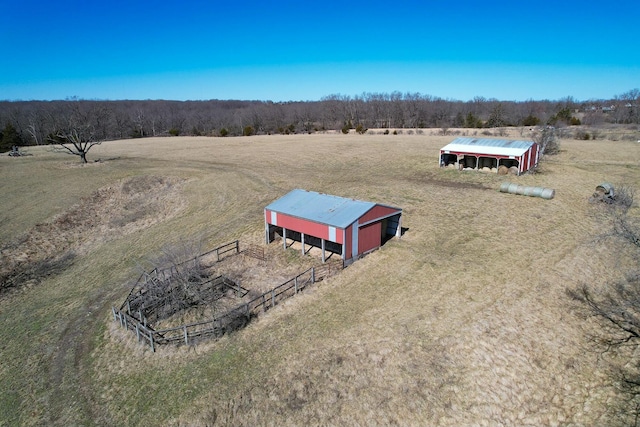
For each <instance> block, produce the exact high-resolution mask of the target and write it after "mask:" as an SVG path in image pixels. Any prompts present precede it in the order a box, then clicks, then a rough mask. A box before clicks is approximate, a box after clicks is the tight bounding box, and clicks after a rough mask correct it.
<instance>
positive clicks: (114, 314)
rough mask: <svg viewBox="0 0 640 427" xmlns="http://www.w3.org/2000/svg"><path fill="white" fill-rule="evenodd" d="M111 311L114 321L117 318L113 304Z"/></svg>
mask: <svg viewBox="0 0 640 427" xmlns="http://www.w3.org/2000/svg"><path fill="white" fill-rule="evenodd" d="M111 312H112V313H113V321H114V322H115V321H116V320H118V318H117V317H116V308H115V307H114V306H111Z"/></svg>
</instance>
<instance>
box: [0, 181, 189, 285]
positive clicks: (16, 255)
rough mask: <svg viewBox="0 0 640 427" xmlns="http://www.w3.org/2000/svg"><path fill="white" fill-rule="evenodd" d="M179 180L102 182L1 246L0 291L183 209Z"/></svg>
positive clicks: (30, 280) (30, 281)
mask: <svg viewBox="0 0 640 427" xmlns="http://www.w3.org/2000/svg"><path fill="white" fill-rule="evenodd" d="M179 184H180V180H178V179H175V178H167V177H157V176H139V177H134V178H129V179H127V180H125V181H122V182H120V183H118V184H115V185H111V186H107V187H103V188H101V189H99V190H97V191H95V192H94V193H93V194H91V195H90V196H88V197H84V198H82V199H80V202H79V203H78V204H77V205H75V206H73V207H71V208H70V209H68V210H67V211H66V212H64V213H62V214H60V215H58V216H56V217H55V218H53V219H52V220H51V221H49V222H46V223H43V224H38V225H36V226H35V227H34V228H33V229H31V230H30V231H29V232H28V233H26V234H25V235H23V236H21V237H19V238H18V239H16V240H14V241H13V242H10V243H9V244H7V245H5V246H4V247H2V248H0V283H1V285H0V293H4V292H6V291H7V290H9V289H12V288H18V287H23V286H25V285H26V286H32V285H35V284H38V283H40V281H41V280H42V279H43V278H44V277H46V276H47V275H51V274H53V273H55V271H57V270H59V269H60V268H64V266H65V265H68V263H69V262H71V261H72V260H73V258H74V257H75V256H76V255H77V254H81V253H83V252H86V250H87V248H88V247H90V246H91V245H92V244H94V243H96V242H99V241H104V240H105V239H113V238H115V237H118V236H123V235H126V234H130V233H132V232H134V231H136V230H140V229H143V228H146V227H149V226H151V225H153V224H155V223H158V222H160V221H163V220H165V219H167V218H169V217H172V216H174V215H175V214H176V213H177V212H178V211H179V210H180V209H181V205H182V204H181V202H180V197H179V191H178V189H179Z"/></svg>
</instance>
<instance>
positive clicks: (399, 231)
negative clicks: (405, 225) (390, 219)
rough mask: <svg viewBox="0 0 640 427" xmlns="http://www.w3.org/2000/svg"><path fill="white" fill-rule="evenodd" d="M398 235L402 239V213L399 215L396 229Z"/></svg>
mask: <svg viewBox="0 0 640 427" xmlns="http://www.w3.org/2000/svg"><path fill="white" fill-rule="evenodd" d="M396 237H397V238H398V239H400V238H401V237H402V214H400V216H399V217H398V228H397V229H396Z"/></svg>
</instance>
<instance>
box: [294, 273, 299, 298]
mask: <svg viewBox="0 0 640 427" xmlns="http://www.w3.org/2000/svg"><path fill="white" fill-rule="evenodd" d="M293 289H294V290H295V292H294V293H296V294H297V293H298V276H296V277H294V278H293Z"/></svg>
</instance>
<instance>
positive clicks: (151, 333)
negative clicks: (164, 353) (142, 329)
mask: <svg viewBox="0 0 640 427" xmlns="http://www.w3.org/2000/svg"><path fill="white" fill-rule="evenodd" d="M149 341H150V342H151V351H152V352H154V353H155V352H156V347H155V345H154V342H153V332H151V331H149Z"/></svg>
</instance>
